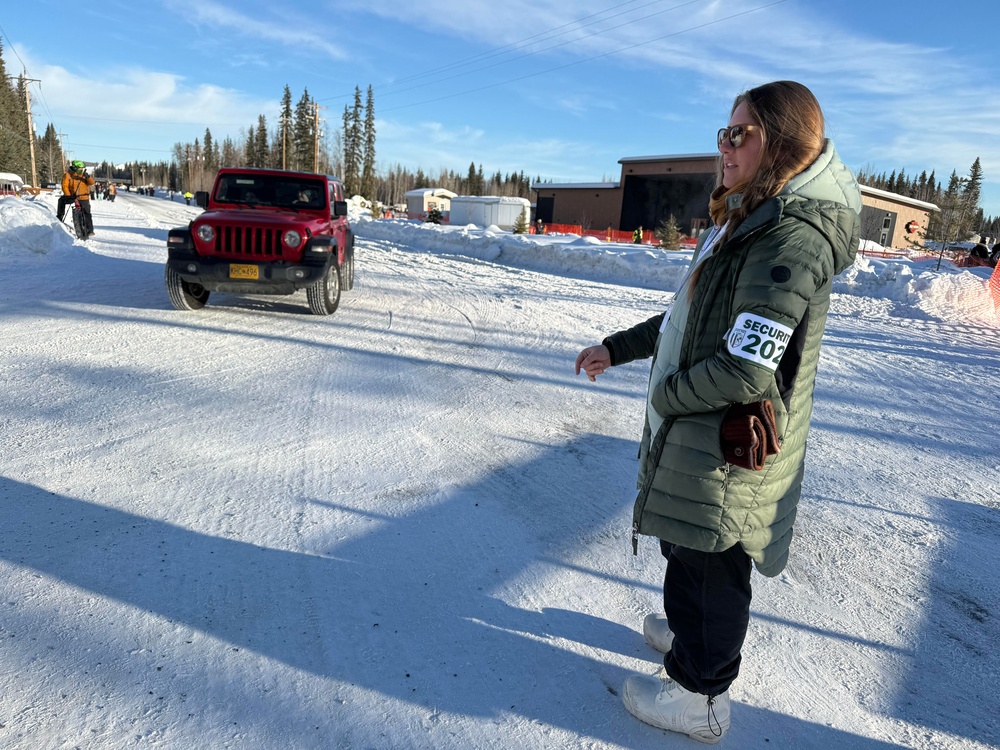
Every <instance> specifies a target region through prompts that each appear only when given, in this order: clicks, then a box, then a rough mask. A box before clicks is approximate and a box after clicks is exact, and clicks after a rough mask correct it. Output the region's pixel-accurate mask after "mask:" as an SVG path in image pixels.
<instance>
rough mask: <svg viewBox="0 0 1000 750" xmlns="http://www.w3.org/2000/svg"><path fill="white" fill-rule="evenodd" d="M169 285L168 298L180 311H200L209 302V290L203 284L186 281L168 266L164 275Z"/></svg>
mask: <svg viewBox="0 0 1000 750" xmlns="http://www.w3.org/2000/svg"><path fill="white" fill-rule="evenodd" d="M164 281H165V282H166V284H167V296H168V297H170V304H171V305H173V306H174V307H175V308H177V309H178V310H200V309H201V308H203V307H204V306H205V303H206V302H208V290H207V289H206V288H205V287H203V286H202V285H201V284H193V283H189V282H187V281H184V279H182V278H181V277H180V275H179V274H178V273H177V272H176V271H175V270H173V269H172V268H170V267H169V266H167V271H166V273H165V274H164Z"/></svg>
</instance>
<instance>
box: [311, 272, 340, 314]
mask: <svg viewBox="0 0 1000 750" xmlns="http://www.w3.org/2000/svg"><path fill="white" fill-rule="evenodd" d="M306 296H307V297H308V299H309V310H310V311H311V312H312V314H313V315H330V314H331V313H333V312H335V311H336V309H337V306H338V305H339V304H340V267H339V266H338V265H337V264H336V263H331V264H330V267H329V268H328V269H327V271H326V274H325V275H324V276H323V278H322V279H320V280H319V281H317V282H316V283H315V284H313V285H312V286H308V287H306Z"/></svg>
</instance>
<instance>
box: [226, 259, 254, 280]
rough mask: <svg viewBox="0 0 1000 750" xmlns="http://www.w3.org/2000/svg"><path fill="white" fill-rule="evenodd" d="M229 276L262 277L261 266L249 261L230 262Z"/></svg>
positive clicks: (237, 277)
mask: <svg viewBox="0 0 1000 750" xmlns="http://www.w3.org/2000/svg"><path fill="white" fill-rule="evenodd" d="M229 278H231V279H253V280H255V281H256V280H257V279H259V278H260V266H255V265H252V264H249V263H230V264H229Z"/></svg>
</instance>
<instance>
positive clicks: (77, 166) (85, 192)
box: [56, 159, 94, 237]
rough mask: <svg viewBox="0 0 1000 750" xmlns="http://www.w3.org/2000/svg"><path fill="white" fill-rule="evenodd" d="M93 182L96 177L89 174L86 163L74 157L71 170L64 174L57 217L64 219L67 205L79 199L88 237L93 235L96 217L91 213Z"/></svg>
mask: <svg viewBox="0 0 1000 750" xmlns="http://www.w3.org/2000/svg"><path fill="white" fill-rule="evenodd" d="M93 184H94V178H93V177H91V176H90V175H89V174H87V168H86V165H85V164H84V163H83V162H82V161H80V160H79V159H74V160H73V161H72V162H71V163H70V165H69V171H68V172H66V173H65V174H64V175H63V178H62V192H63V194H62V197H60V198H59V207H58V208H57V210H56V218H58V219H59V221H62V220H63V216H64V215H65V213H66V206H68V205H70V204H72V203H74V202H75V201H76V200H77V199H79V200H80V210H81V211H83V219H84V222H86V228H87V236H88V237H92V236H93V234H94V218H93V217H92V216H91V214H90V187H91V185H93Z"/></svg>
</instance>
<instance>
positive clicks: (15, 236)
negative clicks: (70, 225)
mask: <svg viewBox="0 0 1000 750" xmlns="http://www.w3.org/2000/svg"><path fill="white" fill-rule="evenodd" d="M0 238H2V239H3V241H2V242H0V257H18V256H21V257H24V256H31V255H47V254H49V253H51V252H54V251H57V250H60V249H68V248H72V247H73V244H74V241H73V238H72V237H70V235H69V233H68V232H67V231H66V230H65V229H64V228H63V227H62V226H60V222H59V220H58V219H56V217H55V214H53V213H52V209H51V208H49V207H48V206H47V205H46V204H45V203H44V202H42V201H39V200H36V199H34V198H13V197H4V198H0Z"/></svg>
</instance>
